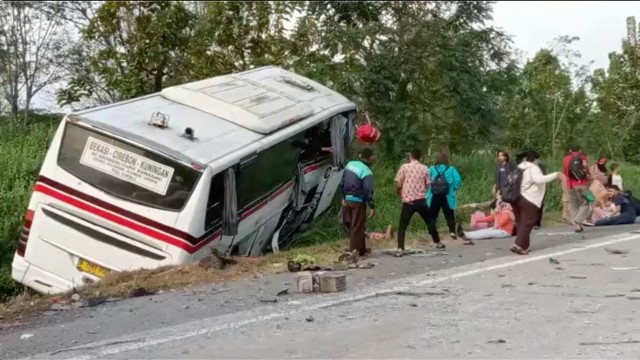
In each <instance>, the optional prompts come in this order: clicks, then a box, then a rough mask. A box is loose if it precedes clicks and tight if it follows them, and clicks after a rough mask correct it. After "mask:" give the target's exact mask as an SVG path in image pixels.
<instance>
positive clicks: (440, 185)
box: [430, 165, 449, 195]
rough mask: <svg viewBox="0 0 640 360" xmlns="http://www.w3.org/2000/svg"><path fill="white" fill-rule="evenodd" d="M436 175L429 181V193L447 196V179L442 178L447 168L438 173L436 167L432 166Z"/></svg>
mask: <svg viewBox="0 0 640 360" xmlns="http://www.w3.org/2000/svg"><path fill="white" fill-rule="evenodd" d="M434 168H435V169H436V172H437V173H438V175H436V177H435V179H433V181H431V185H430V186H431V193H432V194H433V195H447V194H449V183H448V182H447V179H446V178H445V177H444V174H446V173H447V170H448V169H449V168H448V167H445V168H444V172H442V173H441V172H440V170H438V165H436V166H434Z"/></svg>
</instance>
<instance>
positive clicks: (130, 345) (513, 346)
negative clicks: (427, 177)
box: [0, 226, 640, 359]
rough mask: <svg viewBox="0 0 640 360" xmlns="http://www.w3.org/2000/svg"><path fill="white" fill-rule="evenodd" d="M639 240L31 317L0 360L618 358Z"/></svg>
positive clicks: (634, 341) (629, 318) (490, 254)
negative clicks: (302, 286)
mask: <svg viewBox="0 0 640 360" xmlns="http://www.w3.org/2000/svg"><path fill="white" fill-rule="evenodd" d="M639 229H640V227H638V226H627V227H616V228H608V229H604V228H603V229H589V231H588V232H587V233H585V234H580V235H576V234H572V233H571V231H570V229H569V228H568V227H561V228H552V229H544V230H543V231H542V232H540V233H538V235H537V236H536V237H535V238H534V246H533V250H534V251H533V252H532V253H531V254H530V255H529V256H524V257H522V256H516V255H511V254H510V253H509V252H508V250H507V249H508V246H509V244H510V243H511V241H510V240H508V239H507V240H487V241H482V242H480V241H479V242H478V243H477V245H476V246H473V247H470V246H466V247H465V246H462V245H458V244H454V245H452V246H449V248H448V249H447V254H446V255H443V256H435V255H434V254H427V255H428V256H421V257H404V258H401V259H397V258H392V257H388V256H378V257H375V258H374V259H373V261H374V262H376V264H377V265H376V267H375V268H374V269H370V270H351V271H349V272H348V280H347V282H348V290H347V291H346V292H343V293H339V294H327V295H320V294H313V295H301V294H293V295H291V296H288V297H283V298H281V299H280V301H279V302H278V303H276V304H266V303H263V302H261V301H260V300H262V299H265V298H272V297H273V295H274V294H275V293H277V292H278V291H280V290H282V289H283V288H287V287H290V285H291V283H292V282H293V275H292V274H283V275H279V276H274V277H264V278H258V279H254V280H252V281H246V282H237V283H232V284H226V285H224V286H220V285H218V286H216V287H214V288H212V287H206V288H201V289H194V290H189V291H176V292H170V293H167V294H162V295H156V296H153V297H151V298H140V299H132V300H128V301H121V302H117V303H113V304H107V305H104V306H100V307H96V308H90V309H78V310H74V311H69V312H63V313H59V314H54V315H50V316H38V317H35V318H33V319H29V321H28V323H27V324H25V325H24V326H22V327H13V328H7V329H5V330H2V331H0V358H3V359H6V358H24V357H32V358H43V359H44V358H47V359H66V358H82V359H93V358H109V359H125V358H149V359H152V358H153V359H156V358H163V359H165V358H166V359H169V358H171V359H178V358H179V359H184V358H193V359H196V358H198V359H199V358H261V359H264V358H278V359H279V358H454V357H455V358H543V357H553V358H559V357H581V358H631V357H634V356H637V354H638V353H640V326H638V325H636V322H637V321H636V320H637V318H638V317H637V313H636V310H635V306H634V305H635V303H636V300H635V299H636V297H637V298H638V299H640V292H637V291H634V290H636V288H640V284H638V281H637V280H636V279H637V275H638V271H640V270H638V269H635V267H639V268H640V260H638V258H637V256H635V254H637V253H638V252H640V242H639V241H640V233H638V234H636V233H633V231H636V230H639ZM605 248H607V249H609V248H615V249H623V250H628V251H629V254H628V255H615V254H610V253H609V252H607V251H605ZM550 257H552V258H554V259H557V260H558V261H559V264H555V262H554V263H551V262H550V261H549V258H550ZM638 303H640V302H638Z"/></svg>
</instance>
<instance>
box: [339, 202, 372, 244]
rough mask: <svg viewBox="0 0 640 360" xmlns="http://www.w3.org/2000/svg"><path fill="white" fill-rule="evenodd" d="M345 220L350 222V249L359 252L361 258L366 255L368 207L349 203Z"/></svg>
mask: <svg viewBox="0 0 640 360" xmlns="http://www.w3.org/2000/svg"><path fill="white" fill-rule="evenodd" d="M346 203H347V205H346V206H345V208H344V210H345V219H348V221H349V249H350V250H351V251H353V250H358V253H360V256H364V255H365V254H366V250H367V249H366V242H365V236H366V235H365V231H366V225H367V205H366V204H364V203H357V202H352V201H347V202H346Z"/></svg>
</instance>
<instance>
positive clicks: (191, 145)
mask: <svg viewBox="0 0 640 360" xmlns="http://www.w3.org/2000/svg"><path fill="white" fill-rule="evenodd" d="M355 110H356V109H355V104H353V103H352V102H351V101H349V100H348V99H346V98H345V97H343V96H342V95H340V94H338V93H336V92H334V91H333V90H331V89H329V88H327V87H325V86H323V85H321V84H318V83H316V82H314V81H312V80H309V79H307V78H304V77H302V76H299V75H297V74H295V73H292V72H289V71H286V70H283V69H280V68H277V67H263V68H258V69H254V70H251V71H247V72H243V73H238V74H233V75H226V76H220V77H216V78H212V79H206V80H202V81H198V82H194V83H189V84H184V85H179V86H175V87H170V88H167V89H164V90H163V91H162V92H160V93H157V94H152V95H148V96H144V97H141V98H137V99H132V100H129V101H124V102H120V103H115V104H112V105H107V106H103V107H98V108H94V109H88V110H85V111H80V112H77V113H73V114H69V115H67V116H66V117H65V118H64V119H63V120H62V122H61V124H60V126H59V128H58V129H57V131H56V133H55V135H54V137H53V140H52V143H51V146H50V148H49V150H48V152H47V154H46V157H45V160H44V163H43V165H42V168H41V170H40V173H39V176H38V180H37V183H36V185H35V186H34V191H33V195H32V197H31V199H30V202H29V205H28V209H27V212H26V216H25V222H24V226H23V229H22V232H21V234H20V236H19V239H18V240H17V250H16V254H15V256H14V260H13V269H12V276H13V278H14V280H16V281H18V282H20V283H22V284H24V285H26V286H28V287H30V288H32V289H34V290H36V291H38V292H41V293H47V294H56V293H62V292H65V291H69V290H71V289H73V288H75V287H78V286H82V285H86V284H91V283H95V282H97V281H100V279H101V278H102V277H104V276H105V275H106V274H108V273H109V272H112V271H125V270H136V269H143V268H154V267H159V266H163V265H173V264H182V263H186V262H191V261H196V260H198V259H200V258H202V257H204V256H206V255H209V254H210V253H211V251H212V250H216V251H217V252H219V253H223V254H231V255H244V256H259V255H263V254H264V253H265V252H268V251H278V249H280V248H283V247H286V246H288V245H290V244H291V242H292V241H293V235H294V234H295V233H296V232H297V231H299V229H300V228H301V227H304V226H308V225H309V224H311V222H312V220H313V219H315V218H316V217H318V216H319V215H321V214H322V213H323V212H324V211H325V210H326V209H327V208H328V207H329V205H330V203H331V200H332V199H333V197H334V196H335V193H336V192H337V190H338V183H339V179H340V177H341V175H342V166H343V164H344V162H345V159H346V154H347V152H348V149H349V145H350V143H351V141H352V139H353V119H354V117H355Z"/></svg>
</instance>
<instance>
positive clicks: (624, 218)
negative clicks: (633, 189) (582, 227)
mask: <svg viewBox="0 0 640 360" xmlns="http://www.w3.org/2000/svg"><path fill="white" fill-rule="evenodd" d="M635 222H636V213H635V212H630V213H622V214H620V215H617V216H612V217H610V218H606V219H601V220H598V221H596V223H595V224H594V225H595V226H610V225H628V224H633V223H635Z"/></svg>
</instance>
